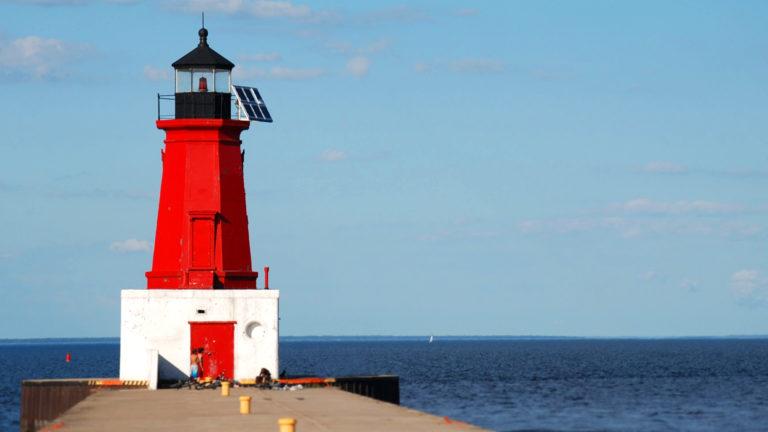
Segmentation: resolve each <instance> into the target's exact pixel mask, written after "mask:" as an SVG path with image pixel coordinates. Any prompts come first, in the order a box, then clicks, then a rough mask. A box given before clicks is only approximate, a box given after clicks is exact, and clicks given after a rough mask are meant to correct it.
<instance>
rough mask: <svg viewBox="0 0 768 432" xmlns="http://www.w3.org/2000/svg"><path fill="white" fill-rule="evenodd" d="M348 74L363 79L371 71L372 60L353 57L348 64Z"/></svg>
mask: <svg viewBox="0 0 768 432" xmlns="http://www.w3.org/2000/svg"><path fill="white" fill-rule="evenodd" d="M346 69H347V73H349V74H351V75H354V76H356V77H362V76H365V75H367V74H368V71H369V70H370V69H371V60H370V59H369V58H368V57H363V56H357V57H352V58H351V59H349V61H348V62H347V66H346Z"/></svg>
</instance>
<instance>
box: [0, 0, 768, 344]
mask: <svg viewBox="0 0 768 432" xmlns="http://www.w3.org/2000/svg"><path fill="white" fill-rule="evenodd" d="M201 10H205V11H206V27H207V28H208V29H209V31H210V36H209V42H210V44H211V45H212V46H213V47H214V48H215V49H216V50H217V51H218V52H220V53H221V54H223V55H224V56H226V57H227V58H229V59H230V60H232V61H233V62H234V63H236V64H237V67H236V68H235V81H236V82H237V83H240V84H243V85H252V86H256V87H258V88H259V89H260V90H261V94H262V96H263V97H264V98H265V100H266V102H267V104H268V106H269V108H270V110H271V112H272V114H273V116H274V118H275V123H273V124H253V125H252V128H251V130H249V131H247V132H246V133H245V134H244V136H243V139H244V148H245V151H246V162H245V181H246V190H247V195H248V202H247V204H248V211H249V219H250V229H251V245H252V246H251V247H252V255H253V257H254V267H255V268H261V267H263V266H264V265H269V266H270V267H271V269H272V270H271V272H270V281H271V284H272V285H273V287H274V288H279V289H281V295H282V300H281V317H282V321H281V332H282V334H284V335H322V334H334V335H368V334H386V335H392V334H395V335H418V334H436V335H440V334H452V335H583V336H678V335H731V334H768V253H766V252H768V145H767V144H768V122H766V121H765V119H766V117H767V116H768V109H766V107H767V105H766V100H768V97H767V96H768V90H767V89H768V85H766V84H767V83H768V78H767V77H768V27H766V26H765V22H766V21H768V3H765V2H747V1H744V2H736V3H734V2H706V1H695V2H694V1H691V2H684V1H680V2H671V3H670V2H662V1H659V2H637V3H630V2H611V1H606V2H599V1H594V2H566V1H551V2H539V1H530V2H491V1H487V2H466V1H420V2H403V3H394V2H392V3H390V2H356V1H327V2H307V3H305V2H301V1H295V2H294V1H259V0H231V1H209V0H169V1H140V0H137V1H125V0H123V1H118V0H115V1H97V0H90V1H89V0H28V1H7V0H6V1H3V2H2V3H0V16H2V17H3V18H4V19H2V20H0V91H2V92H3V99H2V100H3V102H4V103H3V104H0V129H1V130H2V138H0V152H1V153H0V154H2V157H0V198H1V199H2V203H3V204H2V210H3V211H2V212H0V275H2V282H0V288H1V289H2V293H3V295H4V297H5V300H4V301H3V302H0V337H3V338H7V337H61V336H116V335H118V333H119V293H120V290H121V289H123V288H143V287H144V286H145V284H146V280H145V278H144V272H145V271H147V270H149V268H150V264H151V247H152V241H153V239H154V228H155V222H156V215H157V194H158V191H159V186H160V174H161V171H160V170H161V165H160V150H161V148H162V140H163V134H162V131H159V130H157V129H156V128H155V125H154V121H155V117H156V106H155V103H156V101H155V94H156V93H158V92H160V93H169V92H171V91H172V81H171V76H172V75H171V67H170V64H171V63H172V62H173V61H175V60H176V59H178V58H179V57H181V56H182V55H183V54H185V53H186V52H188V51H189V50H190V49H192V48H193V47H194V46H195V45H196V43H197V30H198V28H199V27H200V18H199V12H200V11H201Z"/></svg>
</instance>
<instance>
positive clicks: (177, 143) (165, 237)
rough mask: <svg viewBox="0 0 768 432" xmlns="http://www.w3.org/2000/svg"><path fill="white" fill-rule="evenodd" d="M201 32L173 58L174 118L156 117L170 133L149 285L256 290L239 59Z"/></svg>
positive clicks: (158, 123) (167, 141) (150, 286)
mask: <svg viewBox="0 0 768 432" xmlns="http://www.w3.org/2000/svg"><path fill="white" fill-rule="evenodd" d="M199 35H200V43H199V45H198V46H197V47H196V48H195V49H193V50H192V51H190V52H189V53H188V54H186V55H185V56H183V57H182V58H180V59H179V60H177V61H176V62H175V63H173V68H174V69H175V78H176V94H175V105H176V106H175V108H176V114H175V118H174V119H169V120H158V121H157V127H158V128H159V129H162V130H164V131H165V134H166V136H165V149H164V151H163V153H162V161H163V176H162V185H161V188H160V205H159V210H158V215H157V231H156V234H155V250H154V256H153V260H152V270H151V271H149V272H147V273H146V276H147V288H149V289H222V288H224V289H239V288H251V289H255V288H256V279H257V277H258V273H257V272H254V271H253V270H252V268H251V250H250V244H249V238H248V216H247V214H246V209H245V187H244V181H243V156H244V153H243V152H241V150H240V145H241V143H242V142H241V140H240V133H241V132H242V131H244V130H246V129H248V127H249V125H250V123H249V122H248V120H240V119H232V118H231V117H232V112H231V107H232V93H231V89H232V83H231V72H232V68H233V67H234V64H232V62H230V61H229V60H227V59H226V58H224V57H223V56H222V55H220V54H219V53H217V52H216V51H214V50H213V49H212V48H211V47H210V46H208V40H207V38H208V30H206V29H205V28H202V29H200V31H199ZM238 117H239V116H238Z"/></svg>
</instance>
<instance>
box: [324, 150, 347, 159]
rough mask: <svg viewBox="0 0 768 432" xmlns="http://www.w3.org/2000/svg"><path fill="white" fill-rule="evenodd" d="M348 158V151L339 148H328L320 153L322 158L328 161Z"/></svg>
mask: <svg viewBox="0 0 768 432" xmlns="http://www.w3.org/2000/svg"><path fill="white" fill-rule="evenodd" d="M346 158H347V153H346V152H344V151H342V150H338V149H327V150H325V151H323V152H322V153H321V154H320V159H322V160H324V161H326V162H338V161H340V160H344V159H346Z"/></svg>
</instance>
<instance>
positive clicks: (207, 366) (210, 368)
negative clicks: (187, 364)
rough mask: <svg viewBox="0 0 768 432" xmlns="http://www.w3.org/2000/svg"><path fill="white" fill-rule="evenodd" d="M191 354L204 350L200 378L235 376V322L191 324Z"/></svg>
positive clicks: (229, 377) (228, 377) (227, 377)
mask: <svg viewBox="0 0 768 432" xmlns="http://www.w3.org/2000/svg"><path fill="white" fill-rule="evenodd" d="M189 326H190V336H191V337H190V341H191V346H190V352H192V350H195V349H199V348H202V349H203V364H202V366H203V367H202V371H201V372H200V376H201V377H202V378H206V377H211V378H216V377H218V376H219V375H224V378H226V379H232V378H234V376H235V361H234V359H235V322H234V321H217V322H190V323H189Z"/></svg>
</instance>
